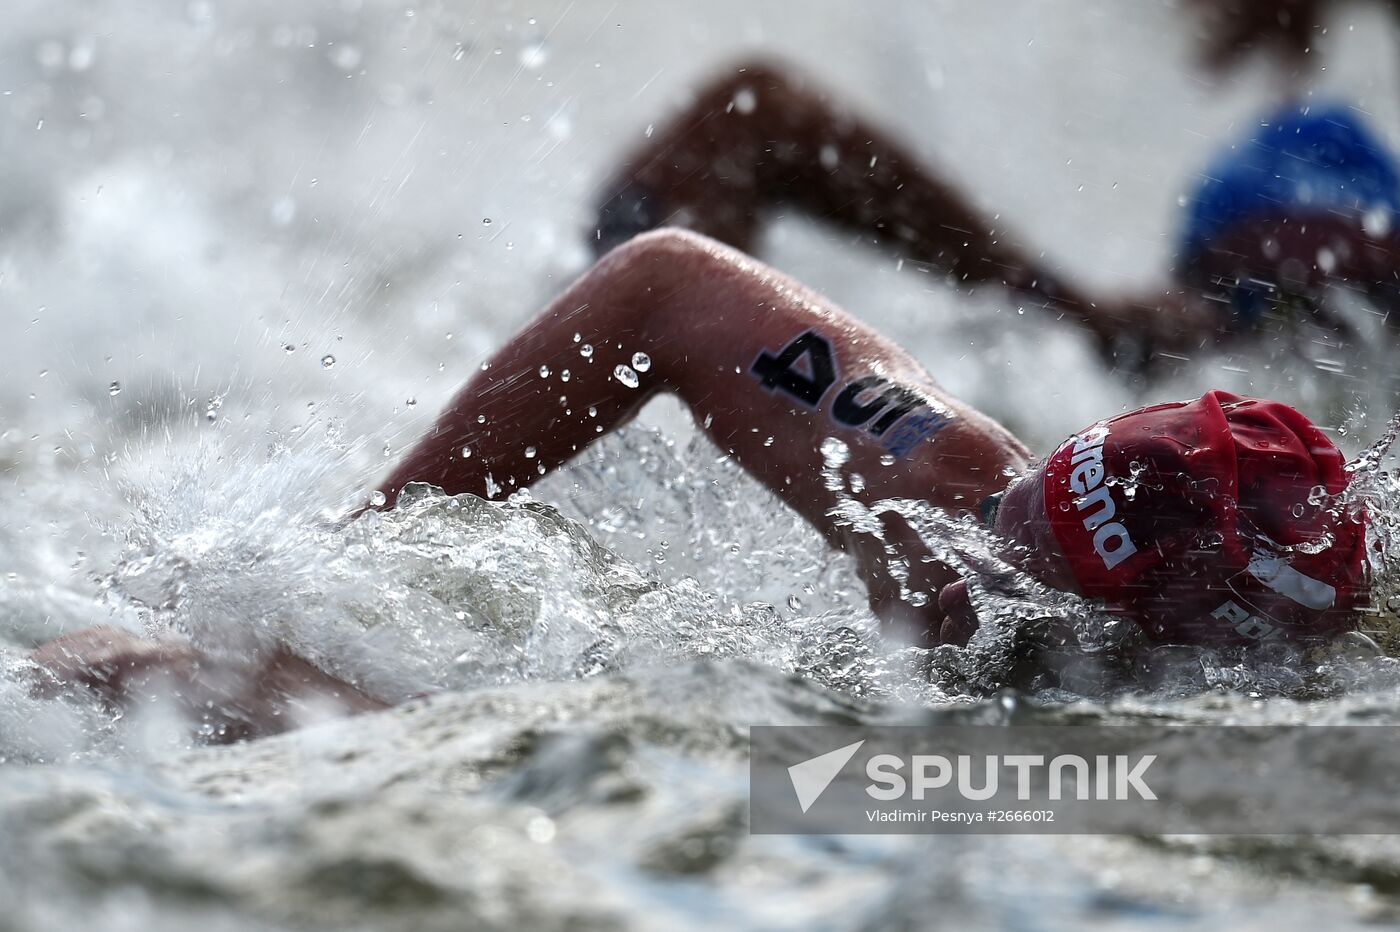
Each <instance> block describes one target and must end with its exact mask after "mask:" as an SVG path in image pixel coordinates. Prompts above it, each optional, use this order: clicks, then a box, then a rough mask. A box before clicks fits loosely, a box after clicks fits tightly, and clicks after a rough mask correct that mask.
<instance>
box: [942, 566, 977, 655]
mask: <svg viewBox="0 0 1400 932" xmlns="http://www.w3.org/2000/svg"><path fill="white" fill-rule="evenodd" d="M938 608H939V610H940V611H942V612H943V615H944V619H943V625H942V627H941V628H940V629H939V632H938V642H939V643H940V644H954V645H956V646H958V647H965V646H966V645H967V642H968V641H969V640H971V639H972V635H973V634H975V633H976V631H977V624H978V622H977V611H976V609H974V608H973V607H972V599H971V598H970V597H969V596H968V592H967V582H966V581H965V580H961V579H959V580H958V581H957V582H955V583H949V584H948V585H946V586H944V587H943V588H942V590H940V591H939V593H938Z"/></svg>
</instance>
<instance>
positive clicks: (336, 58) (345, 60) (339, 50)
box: [331, 45, 364, 71]
mask: <svg viewBox="0 0 1400 932" xmlns="http://www.w3.org/2000/svg"><path fill="white" fill-rule="evenodd" d="M363 57H364V56H363V55H361V54H360V50H359V49H357V48H356V47H355V46H353V45H339V46H336V48H335V51H333V52H331V64H333V65H335V66H336V67H337V68H339V69H340V70H341V71H354V70H355V69H356V68H358V67H359V65H360V61H361V59H362V58H363Z"/></svg>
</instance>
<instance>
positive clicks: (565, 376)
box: [559, 369, 569, 382]
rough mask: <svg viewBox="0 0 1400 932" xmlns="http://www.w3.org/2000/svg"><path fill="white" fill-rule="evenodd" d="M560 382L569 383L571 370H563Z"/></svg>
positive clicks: (560, 374)
mask: <svg viewBox="0 0 1400 932" xmlns="http://www.w3.org/2000/svg"><path fill="white" fill-rule="evenodd" d="M559 381H561V382H567V381H569V370H568V369H565V370H563V371H562V372H560V373H559Z"/></svg>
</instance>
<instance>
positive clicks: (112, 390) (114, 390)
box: [107, 379, 122, 395]
mask: <svg viewBox="0 0 1400 932" xmlns="http://www.w3.org/2000/svg"><path fill="white" fill-rule="evenodd" d="M121 393H122V383H120V382H118V381H116V380H115V379H114V380H113V381H112V384H111V385H108V386H107V394H109V395H120V394H121Z"/></svg>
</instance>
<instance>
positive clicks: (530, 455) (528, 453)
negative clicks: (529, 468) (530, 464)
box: [525, 447, 539, 460]
mask: <svg viewBox="0 0 1400 932" xmlns="http://www.w3.org/2000/svg"><path fill="white" fill-rule="evenodd" d="M537 452H539V451H538V450H536V449H535V448H534V447H526V448H525V458H526V459H527V460H532V459H534V458H535V454H536V453H537Z"/></svg>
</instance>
